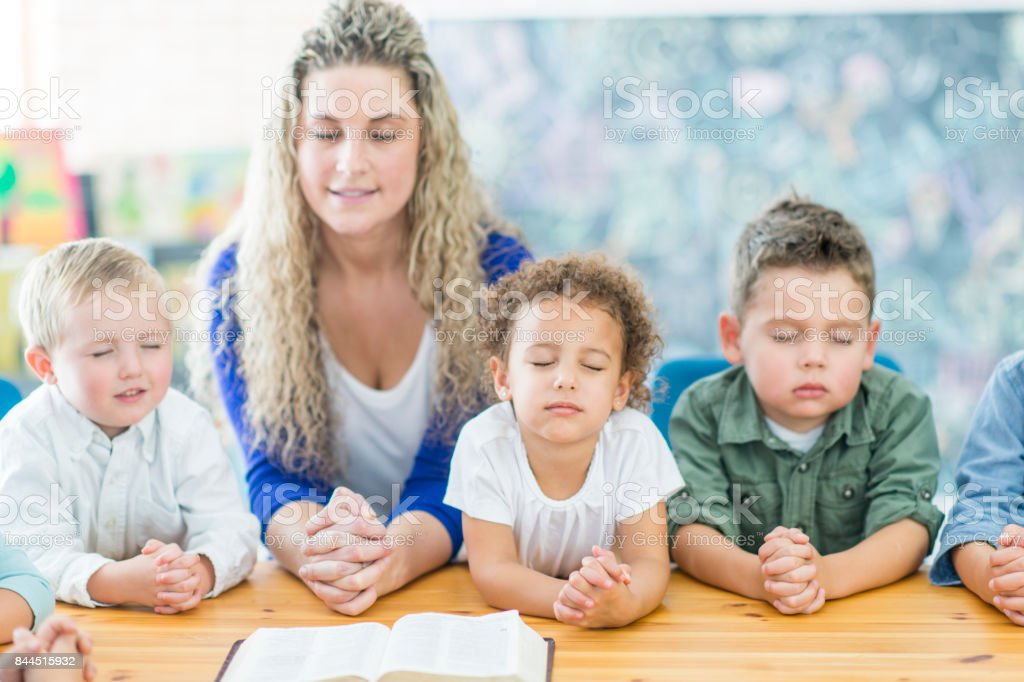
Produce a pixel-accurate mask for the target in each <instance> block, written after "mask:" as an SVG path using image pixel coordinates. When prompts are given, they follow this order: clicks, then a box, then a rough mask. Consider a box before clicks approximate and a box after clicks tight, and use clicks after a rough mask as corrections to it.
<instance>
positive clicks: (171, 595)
mask: <svg viewBox="0 0 1024 682" xmlns="http://www.w3.org/2000/svg"><path fill="white" fill-rule="evenodd" d="M142 554H143V555H146V556H152V557H153V561H154V565H155V567H156V575H155V581H156V585H157V587H158V591H157V593H156V598H157V600H158V603H157V604H155V605H154V608H153V610H154V611H155V612H156V613H160V614H164V615H170V614H174V613H181V612H182V611H188V610H189V609H193V608H195V607H196V606H198V604H199V602H200V601H202V599H203V596H204V595H205V594H207V593H208V592H209V591H210V590H211V589H212V588H213V582H214V574H213V573H214V572H213V564H212V563H210V560H209V559H208V558H207V557H205V556H200V555H198V554H195V553H185V552H183V551H182V550H181V548H180V547H178V545H176V544H174V543H171V544H164V543H162V542H160V541H159V540H153V539H150V540H149V541H148V542H146V545H145V546H144V547H143V548H142Z"/></svg>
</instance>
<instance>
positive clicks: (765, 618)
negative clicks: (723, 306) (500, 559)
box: [58, 562, 1024, 682]
mask: <svg viewBox="0 0 1024 682" xmlns="http://www.w3.org/2000/svg"><path fill="white" fill-rule="evenodd" d="M58 611H59V612H61V613H66V614H70V615H72V616H74V617H75V618H76V619H77V620H78V621H79V622H81V623H82V624H83V625H84V626H85V627H86V628H88V629H89V631H90V632H91V633H92V634H93V637H94V639H95V641H96V647H97V649H96V656H95V660H96V663H97V665H98V666H99V669H100V677H101V679H104V680H147V681H148V680H187V681H189V682H192V681H194V680H212V679H213V678H214V676H215V675H216V673H217V671H218V669H219V668H220V664H221V661H222V660H223V658H224V656H225V654H226V653H227V651H228V648H229V647H230V646H231V644H232V642H234V641H235V640H237V639H242V638H244V637H246V636H248V635H249V633H251V632H252V631H253V630H254V629H256V628H258V627H290V626H311V625H339V624H345V623H351V622H356V621H358V620H374V621H379V622H382V623H385V624H387V625H391V624H392V623H393V622H394V621H395V620H396V619H397V618H399V617H400V616H402V615H405V614H407V613H411V612H418V611H441V612H449V613H460V614H472V615H479V614H484V613H489V612H491V611H492V609H490V608H488V607H487V606H486V605H485V604H484V602H483V601H482V600H481V598H480V596H479V594H477V592H476V590H475V589H474V587H473V584H472V582H471V580H470V577H469V572H468V571H467V569H466V568H465V566H451V567H447V568H445V569H443V570H441V571H438V572H436V573H434V574H432V575H429V576H426V577H424V578H422V579H420V580H419V581H417V582H416V583H414V584H413V585H411V586H410V587H408V588H407V589H405V590H404V591H400V592H398V593H395V594H392V595H389V596H387V597H385V598H383V599H381V600H380V601H378V602H377V604H376V605H374V606H373V607H372V608H371V609H370V611H369V612H368V613H367V614H364V617H361V618H347V617H345V616H341V615H338V614H335V613H334V612H332V611H329V610H328V609H327V608H326V607H325V606H323V604H322V603H321V602H320V601H318V600H317V599H316V598H315V597H314V596H313V595H312V594H311V593H310V592H308V591H307V590H306V588H305V586H304V585H302V583H300V582H299V581H298V580H297V579H295V578H293V577H292V576H290V575H289V574H287V573H285V572H284V571H283V570H281V569H279V568H277V566H276V564H274V563H272V562H262V563H260V564H259V565H258V566H257V568H256V571H255V572H254V573H253V575H252V576H251V577H250V578H249V580H248V582H246V583H244V584H242V585H240V586H239V587H236V588H235V589H234V590H231V591H230V592H228V593H227V594H225V595H223V596H222V597H220V598H218V599H215V600H211V601H206V602H203V603H202V604H201V605H200V606H199V608H198V609H196V610H194V611H190V612H188V613H185V614H181V615H177V616H158V615H155V614H153V613H151V612H147V611H142V610H135V609H116V608H112V609H84V608H79V607H72V606H64V605H61V606H59V607H58ZM525 620H526V622H527V623H529V624H530V625H531V626H532V627H533V628H534V629H536V630H537V631H538V632H540V633H541V634H542V635H544V636H546V637H553V638H555V640H556V642H557V644H556V647H555V667H554V679H555V680H594V681H599V680H637V681H639V680H710V679H716V680H717V679H741V680H795V679H809V680H823V679H829V680H836V679H853V680H882V679H886V680H907V681H910V680H922V681H924V680H927V681H929V682H934V681H935V680H974V679H982V676H983V675H984V676H986V677H987V676H989V675H992V676H993V677H991V679H992V680H1012V679H1021V678H1022V677H1024V628H1019V627H1017V626H1014V625H1012V624H1010V622H1009V621H1008V620H1006V619H1005V618H1004V617H1003V616H1002V614H1000V613H999V612H997V611H995V610H994V609H992V608H991V607H989V606H987V605H985V604H983V603H982V602H981V601H980V600H978V599H976V598H975V597H974V596H973V595H971V594H970V593H968V592H967V591H966V590H964V589H962V588H936V587H931V586H929V585H928V581H927V578H926V576H925V573H924V572H923V571H922V572H921V573H918V574H916V575H914V576H911V577H910V578H907V579H906V580H903V581H901V582H899V583H897V584H895V585H891V586H889V587H885V588H882V589H879V590H875V591H873V592H870V593H867V594H862V595H858V596H855V597H851V598H849V599H845V600H842V601H838V602H829V603H828V604H826V606H825V608H824V609H822V610H821V611H820V612H819V613H817V614H815V615H813V616H788V617H787V616H781V615H779V614H778V613H776V612H775V611H774V610H773V609H772V608H771V607H770V606H769V605H767V604H763V603H759V602H751V601H750V600H748V599H744V598H741V597H737V596H735V595H732V594H729V593H727V592H723V591H721V590H717V589H714V588H711V587H707V586H705V585H702V584H700V583H697V582H695V581H693V580H691V579H689V578H687V577H685V576H683V575H681V574H680V573H679V572H678V571H676V572H674V574H673V575H672V581H671V584H670V586H669V590H668V594H667V595H666V597H665V601H664V604H663V605H662V606H661V607H660V608H659V609H657V610H656V611H655V612H654V613H652V614H650V615H649V616H648V617H647V618H644V619H643V620H641V621H639V622H638V623H634V624H633V625H631V626H629V627H627V628H622V629H619V630H604V631H587V630H582V629H579V628H576V627H572V626H568V625H563V624H561V623H559V622H557V621H549V620H545V619H540V618H525ZM996 675H998V677H996Z"/></svg>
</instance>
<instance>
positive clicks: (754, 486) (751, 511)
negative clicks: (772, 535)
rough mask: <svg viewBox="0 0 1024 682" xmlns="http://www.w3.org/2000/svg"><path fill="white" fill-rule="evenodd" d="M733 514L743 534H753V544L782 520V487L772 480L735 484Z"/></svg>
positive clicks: (758, 542)
mask: <svg viewBox="0 0 1024 682" xmlns="http://www.w3.org/2000/svg"><path fill="white" fill-rule="evenodd" d="M735 494H736V496H737V497H736V499H735V502H734V506H733V514H734V515H736V522H737V523H738V524H739V526H740V530H741V531H742V533H743V534H744V535H754V536H755V537H754V538H751V540H752V541H753V542H754V543H755V544H754V546H756V545H757V544H760V540H761V538H763V537H764V535H765V534H767V533H768V532H770V531H771V530H772V529H773V528H775V526H777V525H779V524H780V523H781V521H782V488H781V487H780V486H779V484H778V483H775V482H773V481H759V482H749V483H743V482H738V483H737V484H736V493H735Z"/></svg>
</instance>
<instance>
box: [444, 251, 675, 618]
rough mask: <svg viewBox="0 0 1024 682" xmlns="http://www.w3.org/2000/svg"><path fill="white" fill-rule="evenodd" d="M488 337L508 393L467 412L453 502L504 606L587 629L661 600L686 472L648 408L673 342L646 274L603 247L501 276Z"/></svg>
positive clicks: (478, 566)
mask: <svg viewBox="0 0 1024 682" xmlns="http://www.w3.org/2000/svg"><path fill="white" fill-rule="evenodd" d="M484 304H485V305H484V306H483V308H482V312H481V316H482V318H483V320H482V321H483V329H482V330H481V331H480V333H479V334H478V336H477V338H478V339H479V340H480V342H481V346H482V347H483V350H484V352H485V354H487V355H488V356H489V360H488V364H489V368H490V376H489V378H488V380H487V383H488V384H490V385H492V387H493V390H494V392H495V393H496V394H497V398H498V400H499V402H498V404H496V405H493V406H492V407H490V408H488V409H487V410H485V411H484V412H483V413H481V414H480V415H478V416H477V417H475V418H474V419H472V420H470V421H469V422H468V423H467V424H466V426H465V427H464V428H463V430H462V433H461V434H460V435H459V440H458V442H457V443H456V445H455V454H454V455H453V457H452V465H451V475H450V478H449V482H448V492H447V494H446V496H445V502H446V503H447V504H450V505H451V506H453V507H457V508H459V509H461V510H462V525H463V532H464V535H465V538H466V549H467V552H468V559H469V567H470V572H471V573H472V576H473V581H474V582H475V583H476V585H477V588H478V589H479V590H480V592H481V594H482V595H483V597H484V598H485V599H486V600H487V601H488V603H490V604H491V605H492V606H495V607H498V608H503V609H518V610H520V611H522V612H524V613H529V614H531V615H536V616H545V617H548V618H557V619H558V620H560V621H563V622H565V623H572V624H575V625H581V626H584V627H617V626H620V625H626V624H627V623H631V622H633V621H634V620H636V619H637V618H640V617H642V616H644V615H646V614H647V613H649V612H650V611H651V610H653V609H654V608H655V607H656V606H657V605H658V604H659V603H660V602H661V599H662V597H663V596H664V594H665V589H666V586H667V584H668V577H669V561H668V551H667V546H666V519H665V498H666V497H667V496H668V495H670V494H671V493H673V492H674V491H676V490H677V489H679V488H680V487H682V479H681V477H680V475H679V471H678V469H677V468H676V466H675V464H674V462H673V460H672V455H671V453H670V452H669V449H668V445H667V444H666V443H665V439H664V438H663V437H662V436H661V434H660V433H659V431H658V429H657V428H656V427H655V426H654V423H653V422H652V421H651V420H650V418H649V417H647V416H646V415H645V414H643V413H642V412H641V411H640V410H641V409H644V408H645V407H646V405H647V403H648V402H649V400H650V391H649V390H648V389H647V387H646V386H644V380H645V378H646V376H647V372H648V369H649V368H650V365H651V360H652V358H653V357H654V356H655V355H656V354H657V353H658V352H659V351H660V348H661V339H660V337H659V336H658V334H657V332H656V330H655V328H654V323H653V321H652V316H653V310H652V307H651V304H650V302H649V301H648V300H647V298H646V296H645V295H644V292H643V289H642V288H641V286H640V284H639V282H638V281H637V280H636V279H635V278H634V277H631V276H630V275H628V274H627V273H625V272H624V271H623V270H621V269H620V268H617V267H614V266H612V265H610V264H608V263H607V262H606V261H605V260H604V259H603V258H601V257H599V256H589V257H567V258H563V259H558V260H546V261H542V262H540V263H536V264H530V265H525V266H524V267H523V268H522V269H521V270H520V271H519V272H517V273H513V274H510V275H507V276H505V277H503V278H502V279H500V280H499V281H498V282H497V283H496V284H495V285H494V286H492V287H491V288H490V289H489V290H488V292H487V296H486V297H485V301H484Z"/></svg>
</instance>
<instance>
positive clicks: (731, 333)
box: [718, 313, 743, 365]
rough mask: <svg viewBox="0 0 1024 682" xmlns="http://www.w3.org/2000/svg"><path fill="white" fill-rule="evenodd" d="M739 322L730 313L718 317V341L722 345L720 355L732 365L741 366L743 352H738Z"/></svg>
mask: <svg viewBox="0 0 1024 682" xmlns="http://www.w3.org/2000/svg"><path fill="white" fill-rule="evenodd" d="M740 331H741V327H740V321H739V318H737V317H736V316H735V315H733V314H732V313H722V314H721V315H719V316H718V339H719V341H720V342H721V344H722V355H724V356H725V359H726V360H728V361H729V364H732V365H741V364H743V352H742V351H740Z"/></svg>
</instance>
